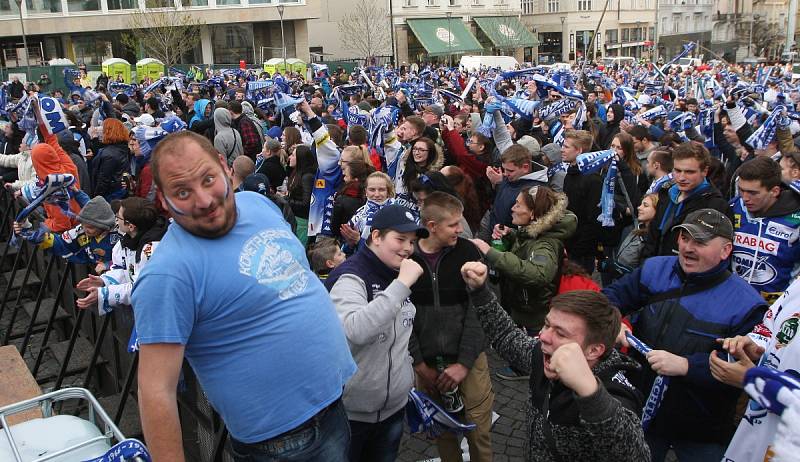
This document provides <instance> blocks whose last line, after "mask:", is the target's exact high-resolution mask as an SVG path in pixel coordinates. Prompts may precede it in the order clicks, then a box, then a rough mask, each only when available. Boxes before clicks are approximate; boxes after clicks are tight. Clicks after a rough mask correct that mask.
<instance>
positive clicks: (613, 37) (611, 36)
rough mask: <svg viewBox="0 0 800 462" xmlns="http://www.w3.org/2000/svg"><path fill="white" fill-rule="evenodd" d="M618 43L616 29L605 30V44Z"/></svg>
mask: <svg viewBox="0 0 800 462" xmlns="http://www.w3.org/2000/svg"><path fill="white" fill-rule="evenodd" d="M617 41H619V31H618V30H617V29H607V30H606V43H617Z"/></svg>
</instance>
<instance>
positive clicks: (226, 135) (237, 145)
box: [214, 108, 244, 165]
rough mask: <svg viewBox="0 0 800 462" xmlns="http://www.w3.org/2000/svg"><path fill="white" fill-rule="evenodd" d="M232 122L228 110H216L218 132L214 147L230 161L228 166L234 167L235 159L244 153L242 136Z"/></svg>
mask: <svg viewBox="0 0 800 462" xmlns="http://www.w3.org/2000/svg"><path fill="white" fill-rule="evenodd" d="M232 122H233V120H232V119H231V113H230V112H229V111H228V110H227V109H223V108H217V109H215V110H214V127H215V131H216V135H215V136H214V147H215V148H217V151H219V152H220V154H222V155H223V156H225V158H226V159H228V165H233V159H236V158H237V157H239V156H240V155H242V154H243V153H244V149H243V148H242V136H241V135H239V132H237V131H236V130H235V129H234V128H233V125H232Z"/></svg>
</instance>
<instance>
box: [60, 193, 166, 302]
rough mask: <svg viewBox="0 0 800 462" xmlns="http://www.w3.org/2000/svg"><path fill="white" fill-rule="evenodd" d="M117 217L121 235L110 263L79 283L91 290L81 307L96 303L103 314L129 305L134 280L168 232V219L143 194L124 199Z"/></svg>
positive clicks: (87, 290)
mask: <svg viewBox="0 0 800 462" xmlns="http://www.w3.org/2000/svg"><path fill="white" fill-rule="evenodd" d="M115 218H116V225H117V232H118V233H119V234H120V236H121V237H120V239H119V240H118V241H117V243H116V244H114V249H113V250H112V251H111V267H110V268H109V270H108V271H107V272H106V273H103V274H102V275H101V276H95V275H92V274H90V275H88V276H87V277H86V278H85V279H83V280H81V281H80V282H79V283H78V285H77V286H76V288H77V289H78V290H83V291H86V292H87V293H88V295H86V296H85V297H83V298H80V299H78V300H77V302H76V304H77V305H78V308H81V309H86V308H92V307H94V306H97V312H98V314H100V316H103V315H105V314H107V313H109V312H111V311H112V310H113V309H114V308H116V307H117V306H130V304H131V290H132V289H133V284H134V283H135V282H136V278H137V276H138V275H139V274H140V273H141V272H142V269H144V266H145V264H147V262H148V261H149V260H150V257H152V255H153V251H154V250H155V249H156V246H158V242H159V241H160V240H161V237H162V236H163V235H164V233H166V232H167V221H166V220H165V219H164V217H162V216H160V215H159V213H158V210H157V209H156V207H155V206H154V205H153V204H152V203H150V202H148V201H147V200H145V199H143V198H141V197H129V198H127V199H123V200H122V201H121V203H120V206H119V210H117V213H116V216H115Z"/></svg>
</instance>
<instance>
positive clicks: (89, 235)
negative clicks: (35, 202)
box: [14, 196, 119, 273]
mask: <svg viewBox="0 0 800 462" xmlns="http://www.w3.org/2000/svg"><path fill="white" fill-rule="evenodd" d="M78 222H79V223H80V224H79V225H78V226H76V227H74V228H72V229H70V230H67V231H65V232H63V233H61V234H58V233H52V232H49V231H42V232H35V233H23V232H22V231H23V229H24V228H26V226H25V225H24V224H21V223H17V222H14V233H15V234H18V235H21V236H22V237H23V238H24V239H26V240H28V241H30V242H32V243H34V244H38V245H39V248H40V249H42V250H48V249H49V250H50V251H51V252H53V253H54V254H56V255H58V256H60V257H64V258H66V259H67V260H68V261H69V262H71V263H83V264H96V267H95V269H96V271H97V272H98V273H100V272H103V271H105V270H106V269H107V266H106V263H107V262H110V261H111V250H112V249H113V248H114V245H115V244H116V243H117V240H119V236H118V235H117V233H116V231H115V230H114V225H115V222H116V217H115V215H114V211H113V210H111V206H110V205H109V204H108V202H106V200H105V199H103V198H102V197H101V196H97V197H94V198H93V199H92V200H90V201H89V202H87V203H86V205H84V206H83V208H82V209H81V211H80V213H79V214H78ZM27 224H28V225H30V223H27Z"/></svg>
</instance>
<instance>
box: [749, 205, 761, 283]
mask: <svg viewBox="0 0 800 462" xmlns="http://www.w3.org/2000/svg"><path fill="white" fill-rule="evenodd" d="M745 210H747V209H745ZM757 220H758V233H757V234H756V245H755V247H756V250H755V251H754V252H753V265H752V266H751V267H750V274H749V275H748V276H747V283H748V284H751V283H752V282H753V276H754V275H755V274H756V265H758V251H759V250H760V248H759V245H758V244H759V243H760V242H761V228H762V225H763V224H764V220H763V219H761V218H758V219H757Z"/></svg>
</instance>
